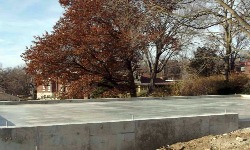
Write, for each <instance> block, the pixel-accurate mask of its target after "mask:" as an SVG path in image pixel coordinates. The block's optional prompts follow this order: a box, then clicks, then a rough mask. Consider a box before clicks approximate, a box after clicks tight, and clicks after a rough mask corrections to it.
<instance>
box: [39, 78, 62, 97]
mask: <svg viewBox="0 0 250 150" xmlns="http://www.w3.org/2000/svg"><path fill="white" fill-rule="evenodd" d="M63 91H65V86H63V85H62V84H59V83H58V82H55V81H50V82H48V84H44V85H39V86H37V99H57V98H58V97H59V96H60V93H61V92H63Z"/></svg>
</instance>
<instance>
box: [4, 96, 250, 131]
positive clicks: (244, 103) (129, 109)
mask: <svg viewBox="0 0 250 150" xmlns="http://www.w3.org/2000/svg"><path fill="white" fill-rule="evenodd" d="M221 113H238V114H239V117H240V119H250V98H241V97H227V98H195V99H175V100H138V101H110V102H85V103H61V104H23V105H0V127H1V126H2V127H5V126H6V121H7V123H8V126H9V127H11V126H13V127H26V126H46V125H55V124H57V125H58V124H77V123H92V122H110V121H119V120H131V119H135V120H136V119H148V118H162V117H176V116H193V115H206V114H221Z"/></svg>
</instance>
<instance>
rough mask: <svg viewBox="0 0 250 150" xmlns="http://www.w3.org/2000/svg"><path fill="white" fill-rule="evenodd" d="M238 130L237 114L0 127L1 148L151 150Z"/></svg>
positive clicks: (22, 149) (4, 149)
mask: <svg viewBox="0 0 250 150" xmlns="http://www.w3.org/2000/svg"><path fill="white" fill-rule="evenodd" d="M237 129H238V114H221V115H207V116H193V117H179V118H160V119H150V120H131V121H121V122H105V123H88V124H72V125H55V126H41V127H25V128H1V129H0V149H1V150H2V149H3V150H153V149H156V148H159V147H161V146H164V145H168V144H172V143H175V142H179V141H188V140H191V139H194V138H199V137H202V136H205V135H209V134H221V133H226V132H230V131H233V130H237Z"/></svg>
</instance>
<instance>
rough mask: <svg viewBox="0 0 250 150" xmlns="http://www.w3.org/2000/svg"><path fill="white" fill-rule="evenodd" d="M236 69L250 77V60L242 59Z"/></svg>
mask: <svg viewBox="0 0 250 150" xmlns="http://www.w3.org/2000/svg"><path fill="white" fill-rule="evenodd" d="M236 71H237V72H241V73H243V74H246V75H247V76H248V77H249V78H250V60H244V61H240V62H239V65H238V66H237V67H236Z"/></svg>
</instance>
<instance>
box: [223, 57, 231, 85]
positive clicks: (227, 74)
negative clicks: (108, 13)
mask: <svg viewBox="0 0 250 150" xmlns="http://www.w3.org/2000/svg"><path fill="white" fill-rule="evenodd" d="M224 71H225V82H229V71H230V68H229V56H225V63H224Z"/></svg>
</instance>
